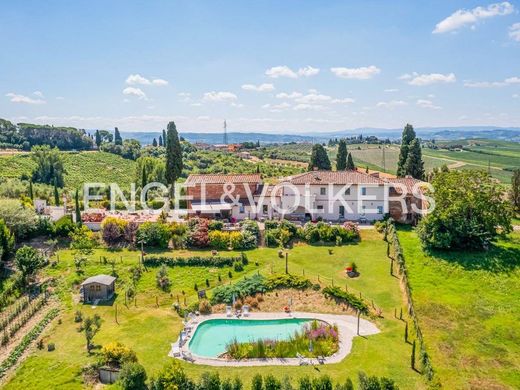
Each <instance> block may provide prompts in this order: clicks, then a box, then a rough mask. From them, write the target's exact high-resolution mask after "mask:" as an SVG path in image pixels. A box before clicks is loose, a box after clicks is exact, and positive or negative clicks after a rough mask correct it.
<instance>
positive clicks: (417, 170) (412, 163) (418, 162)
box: [404, 138, 424, 180]
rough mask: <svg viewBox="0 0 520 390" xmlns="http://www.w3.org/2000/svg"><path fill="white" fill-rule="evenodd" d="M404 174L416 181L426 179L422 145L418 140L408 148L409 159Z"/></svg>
mask: <svg viewBox="0 0 520 390" xmlns="http://www.w3.org/2000/svg"><path fill="white" fill-rule="evenodd" d="M404 173H405V175H410V176H412V177H413V178H415V179H419V180H423V179H424V162H423V160H422V150H421V144H420V142H419V140H418V139H417V138H415V139H414V140H413V141H412V142H411V144H410V146H409V148H408V157H407V158H406V163H405V164H404Z"/></svg>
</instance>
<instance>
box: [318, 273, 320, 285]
mask: <svg viewBox="0 0 520 390" xmlns="http://www.w3.org/2000/svg"><path fill="white" fill-rule="evenodd" d="M319 282H320V274H318V283H319Z"/></svg>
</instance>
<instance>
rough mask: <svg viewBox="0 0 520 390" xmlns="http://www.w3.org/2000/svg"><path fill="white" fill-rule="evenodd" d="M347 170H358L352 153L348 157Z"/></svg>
mask: <svg viewBox="0 0 520 390" xmlns="http://www.w3.org/2000/svg"><path fill="white" fill-rule="evenodd" d="M347 169H348V170H354V169H356V164H354V159H353V158H352V153H349V154H348V157H347Z"/></svg>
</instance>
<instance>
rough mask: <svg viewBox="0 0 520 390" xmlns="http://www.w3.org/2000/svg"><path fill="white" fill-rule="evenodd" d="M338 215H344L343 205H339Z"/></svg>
mask: <svg viewBox="0 0 520 390" xmlns="http://www.w3.org/2000/svg"><path fill="white" fill-rule="evenodd" d="M339 216H340V217H342V218H343V217H344V216H345V206H339Z"/></svg>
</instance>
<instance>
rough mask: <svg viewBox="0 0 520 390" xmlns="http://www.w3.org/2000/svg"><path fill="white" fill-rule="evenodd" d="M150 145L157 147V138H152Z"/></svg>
mask: <svg viewBox="0 0 520 390" xmlns="http://www.w3.org/2000/svg"><path fill="white" fill-rule="evenodd" d="M152 146H153V147H157V140H156V139H155V138H154V139H153V141H152Z"/></svg>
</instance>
